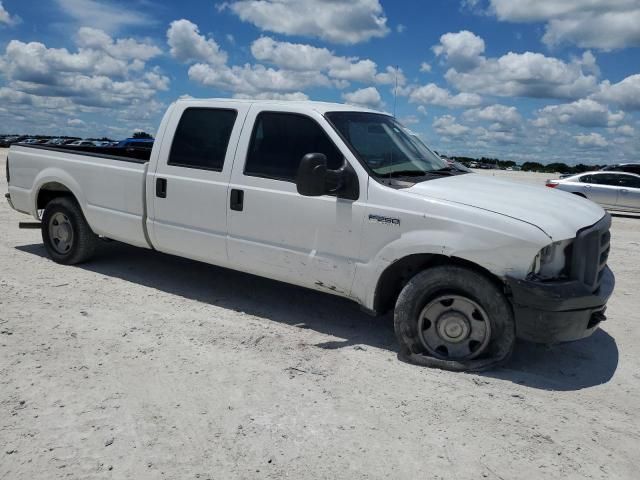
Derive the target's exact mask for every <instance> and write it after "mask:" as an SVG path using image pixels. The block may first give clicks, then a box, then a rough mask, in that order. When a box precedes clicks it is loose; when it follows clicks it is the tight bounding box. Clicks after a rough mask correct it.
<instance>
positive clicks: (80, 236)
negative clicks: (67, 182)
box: [42, 197, 98, 265]
mask: <svg viewBox="0 0 640 480" xmlns="http://www.w3.org/2000/svg"><path fill="white" fill-rule="evenodd" d="M58 219H64V220H63V221H64V227H65V231H64V232H63V234H59V233H58V232H57V231H56V230H55V228H59V225H60V223H59V222H58ZM60 235H62V236H63V237H64V238H65V246H67V245H68V248H62V247H61V243H60V240H59V238H58V236H60ZM67 240H68V241H67ZM42 241H43V242H44V246H45V248H46V249H47V253H48V254H49V256H50V257H51V259H52V260H53V261H54V262H56V263H61V264H63V265H75V264H77V263H82V262H85V261H87V260H88V259H89V258H91V256H92V255H93V253H94V252H95V249H96V245H97V243H98V236H97V235H96V234H95V233H93V231H92V230H91V228H90V227H89V224H88V223H87V220H86V219H85V218H84V215H83V213H82V210H81V209H80V206H79V205H78V203H77V202H76V201H75V200H74V199H72V198H69V197H58V198H54V199H53V200H51V201H50V202H49V203H48V204H47V206H46V207H45V209H44V214H43V215H42Z"/></svg>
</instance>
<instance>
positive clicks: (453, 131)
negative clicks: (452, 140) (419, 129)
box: [432, 115, 470, 137]
mask: <svg viewBox="0 0 640 480" xmlns="http://www.w3.org/2000/svg"><path fill="white" fill-rule="evenodd" d="M432 125H433V128H434V129H435V131H436V132H437V133H438V134H439V135H442V136H444V137H461V136H464V135H465V134H467V133H469V131H470V128H469V127H467V126H465V125H461V124H459V123H457V122H456V118H455V117H453V116H451V115H443V116H442V117H438V118H436V119H435V120H434V121H433V124H432Z"/></svg>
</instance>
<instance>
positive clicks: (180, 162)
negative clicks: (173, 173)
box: [168, 108, 238, 172]
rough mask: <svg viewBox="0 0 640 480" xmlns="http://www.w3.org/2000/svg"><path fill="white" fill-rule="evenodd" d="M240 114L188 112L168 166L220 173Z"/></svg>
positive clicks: (175, 140) (203, 110)
mask: <svg viewBox="0 0 640 480" xmlns="http://www.w3.org/2000/svg"><path fill="white" fill-rule="evenodd" d="M237 115H238V112H236V111H235V110H227V109H216V108H187V109H186V110H185V111H184V113H183V114H182V118H181V119H180V123H179V124H178V128H177V129H176V134H175V137H174V138H173V144H172V145H171V153H170V154H169V162H168V164H169V165H174V166H178V167H186V168H199V169H202V170H213V171H216V172H221V171H222V167H223V166H224V157H225V156H226V154H227V146H228V145H229V138H230V137H231V131H232V130H233V125H234V124H235V121H236V117H237Z"/></svg>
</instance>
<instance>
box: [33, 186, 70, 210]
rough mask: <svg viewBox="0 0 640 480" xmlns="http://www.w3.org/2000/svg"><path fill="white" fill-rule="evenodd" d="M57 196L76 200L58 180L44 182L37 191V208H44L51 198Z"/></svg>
mask: <svg viewBox="0 0 640 480" xmlns="http://www.w3.org/2000/svg"><path fill="white" fill-rule="evenodd" d="M58 197H71V198H73V199H74V200H76V198H75V197H74V195H73V193H72V192H71V190H69V189H68V188H67V187H65V186H64V185H63V184H61V183H58V182H49V183H45V184H44V185H43V186H42V187H40V191H39V192H38V198H37V200H36V207H37V209H38V210H42V209H44V208H45V207H46V206H47V204H48V203H49V202H50V201H51V200H53V199H54V198H58Z"/></svg>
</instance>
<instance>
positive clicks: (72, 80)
mask: <svg viewBox="0 0 640 480" xmlns="http://www.w3.org/2000/svg"><path fill="white" fill-rule="evenodd" d="M76 42H77V43H78V45H79V46H80V48H79V49H78V51H77V52H70V51H68V50H67V49H65V48H49V47H47V46H46V45H44V44H42V43H39V42H30V43H23V42H21V41H19V40H12V41H10V42H9V44H8V45H7V47H6V51H5V54H4V55H2V56H1V57H0V65H1V66H2V70H3V73H4V76H5V78H6V80H7V81H8V84H7V87H5V92H6V90H10V91H13V92H15V93H16V95H17V97H16V98H17V99H19V100H20V101H19V102H14V103H18V104H19V103H23V104H25V103H31V104H33V105H37V104H41V105H42V106H43V107H46V105H49V104H61V105H62V104H64V105H65V106H66V107H69V108H70V107H71V106H84V107H101V108H115V107H118V106H128V105H130V104H131V103H132V102H134V101H136V100H145V101H150V100H152V99H153V97H154V95H155V94H156V93H157V92H158V91H161V90H167V89H168V87H169V79H168V78H167V77H166V76H165V75H163V74H162V73H161V72H160V71H159V70H157V69H152V70H146V69H145V61H146V60H148V59H150V58H152V57H154V56H156V55H158V54H159V53H160V50H159V49H158V48H157V47H155V46H153V45H151V44H148V43H140V42H137V41H135V40H132V39H117V40H114V39H112V38H111V37H109V36H108V35H106V34H105V33H104V32H102V31H98V30H94V29H81V31H80V32H79V33H78V35H77V37H76Z"/></svg>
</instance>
